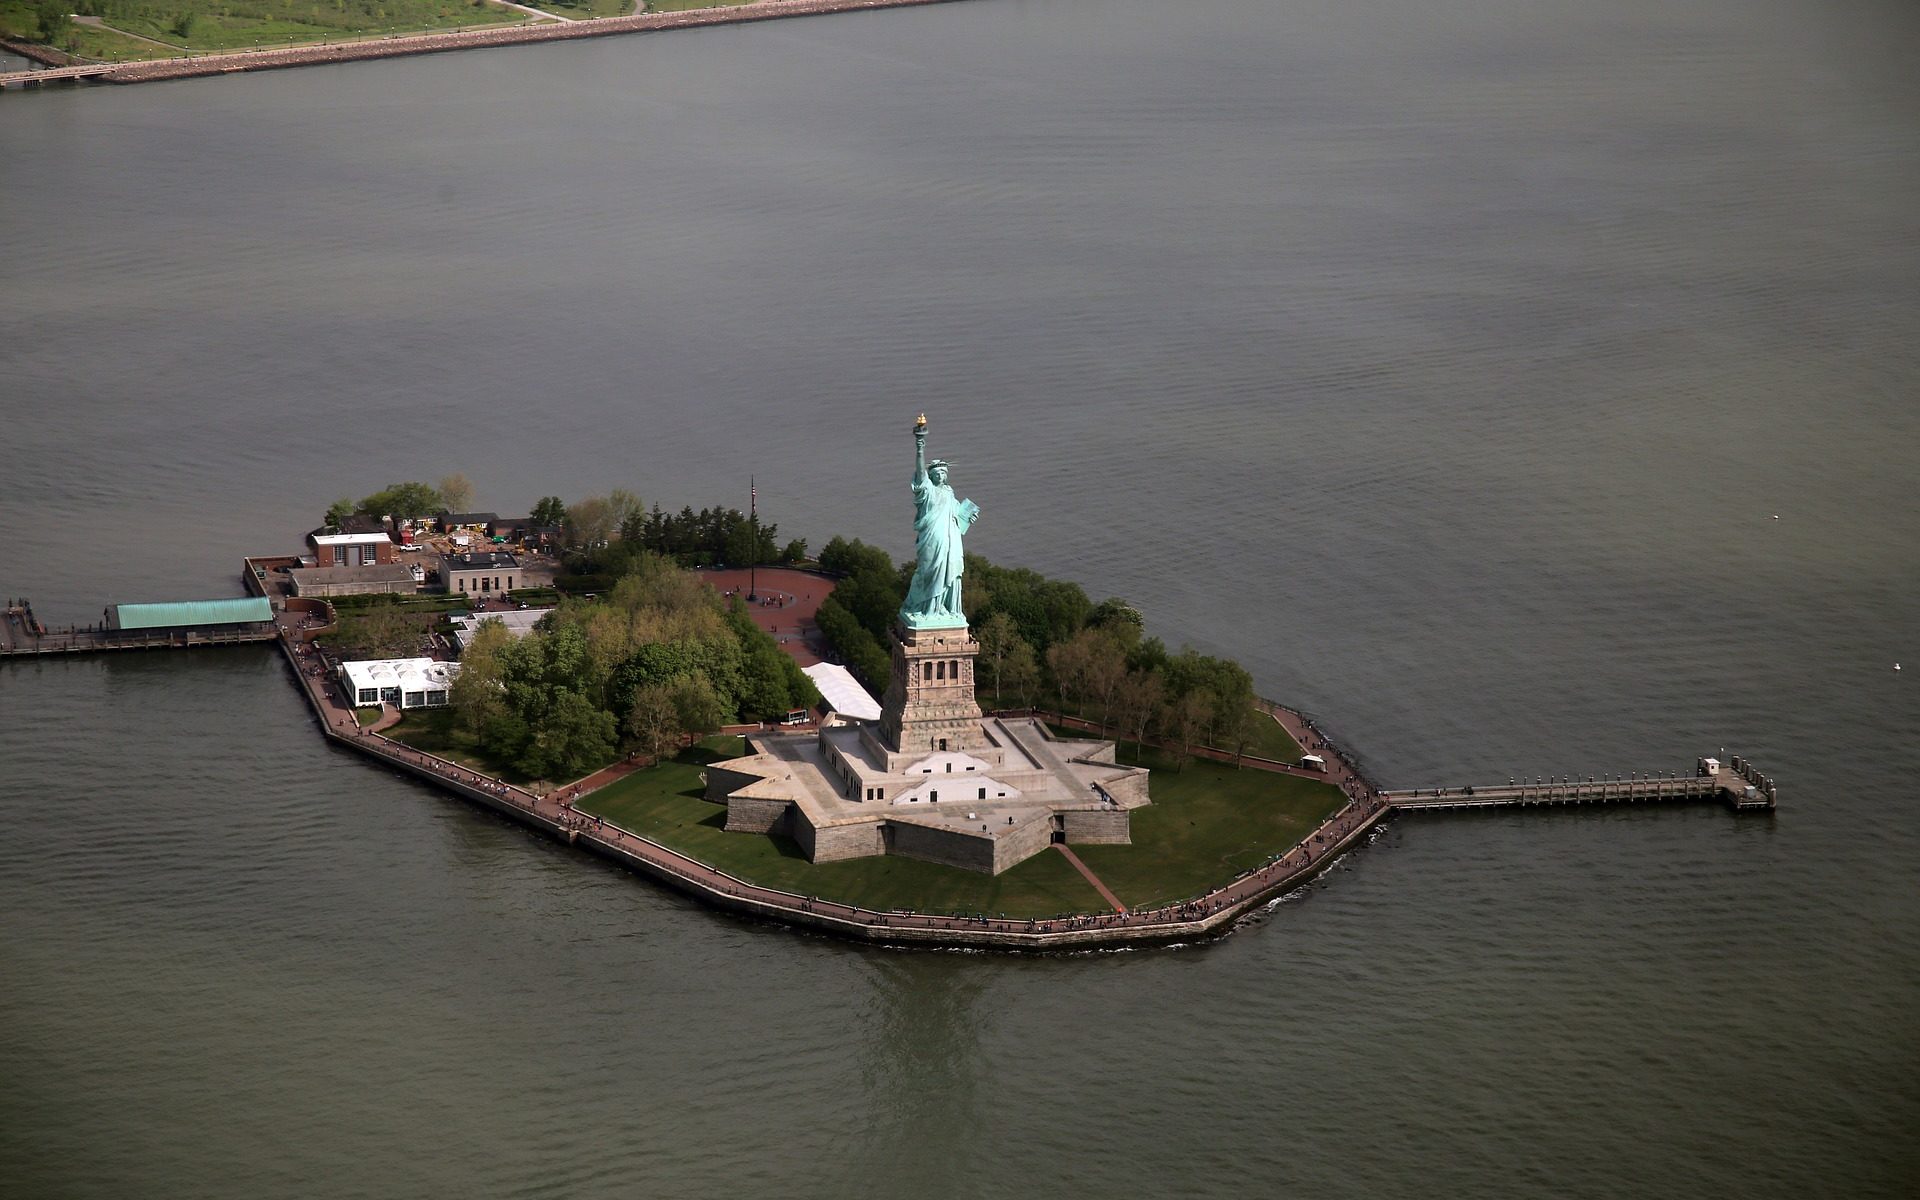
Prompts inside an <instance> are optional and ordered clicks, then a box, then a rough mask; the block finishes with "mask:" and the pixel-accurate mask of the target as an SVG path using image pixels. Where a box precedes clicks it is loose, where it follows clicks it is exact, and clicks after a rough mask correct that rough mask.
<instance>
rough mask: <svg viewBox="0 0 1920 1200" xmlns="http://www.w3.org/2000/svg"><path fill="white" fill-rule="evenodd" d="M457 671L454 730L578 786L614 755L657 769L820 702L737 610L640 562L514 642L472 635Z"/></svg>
mask: <svg viewBox="0 0 1920 1200" xmlns="http://www.w3.org/2000/svg"><path fill="white" fill-rule="evenodd" d="M461 664H462V666H461V672H460V677H459V679H458V680H457V681H456V683H455V684H454V688H453V694H452V696H451V697H450V699H451V701H452V705H453V710H454V714H455V720H456V722H457V724H458V726H459V729H460V730H461V732H463V733H464V734H465V735H466V736H467V737H468V738H470V739H472V741H473V742H474V743H475V744H476V745H477V746H478V747H479V748H480V749H482V750H483V751H484V752H485V753H487V754H488V755H489V756H491V757H492V758H494V759H495V760H496V761H501V762H507V763H511V764H512V765H513V766H514V767H515V769H517V770H519V771H520V772H521V773H523V774H525V775H528V776H530V777H534V778H565V777H568V776H571V775H576V774H579V773H582V772H584V771H586V770H588V769H590V768H592V767H594V766H597V765H599V764H602V763H605V762H607V761H608V760H609V759H611V758H612V757H613V756H614V754H615V752H616V750H617V749H618V748H619V747H620V746H621V745H622V744H623V743H624V744H626V745H628V746H631V747H632V748H633V749H635V750H638V751H640V752H642V753H646V754H649V755H658V754H661V753H663V752H665V751H666V750H668V749H670V748H671V747H672V746H674V745H676V744H678V743H679V742H680V741H681V740H682V739H684V738H687V737H698V736H701V735H703V734H706V733H711V732H712V731H714V730H715V729H718V728H719V727H720V726H722V725H724V724H728V723H730V722H732V721H735V720H748V721H764V720H778V719H779V718H780V717H782V716H784V715H785V714H786V713H787V712H788V711H789V710H791V709H795V708H805V707H810V706H811V705H814V704H817V703H818V702H819V699H820V697H819V693H818V692H817V691H815V690H814V687H813V682H812V681H811V680H809V679H808V678H807V677H806V675H805V674H804V673H802V672H801V670H800V668H799V667H798V666H797V665H796V664H795V663H794V661H793V660H792V659H791V658H789V657H788V656H787V655H786V654H784V653H782V652H781V650H780V648H779V646H778V645H777V644H775V642H774V640H773V639H772V638H771V637H770V636H768V635H767V634H766V633H765V632H764V631H763V630H761V629H760V628H759V627H758V626H756V625H754V624H753V621H752V619H751V618H750V617H749V616H748V615H747V612H746V610H745V608H744V607H742V606H740V605H739V604H738V602H735V603H733V604H731V605H729V604H726V603H725V602H723V601H722V600H721V598H720V597H719V596H718V595H716V594H715V593H714V591H713V589H712V588H710V587H708V586H707V585H706V584H705V583H703V582H702V581H701V580H699V579H698V578H697V577H695V576H694V575H692V574H690V573H689V572H686V571H683V570H681V569H679V568H678V567H677V566H675V565H674V564H673V563H672V562H670V561H669V560H667V559H664V558H662V557H660V556H658V555H650V554H643V555H637V556H634V557H633V558H631V559H629V560H628V562H627V570H626V571H625V573H624V574H623V575H622V576H621V577H620V579H619V580H618V581H617V582H616V583H615V584H614V586H613V588H612V589H611V591H610V592H609V593H608V594H606V595H604V596H602V597H600V598H598V599H596V600H592V601H586V600H574V599H569V600H565V601H563V602H562V603H561V605H560V607H559V608H557V609H556V610H555V611H554V612H553V613H551V614H549V615H548V616H547V617H545V618H544V619H542V621H541V622H540V625H539V627H538V628H536V629H535V630H534V631H533V632H532V633H530V634H528V635H527V636H526V637H523V638H520V639H518V640H516V639H514V638H512V637H510V636H509V635H508V634H507V632H506V631H505V629H504V628H502V627H501V626H499V625H497V624H483V625H482V626H481V627H480V631H479V633H478V635H477V636H476V637H475V638H474V639H473V641H472V643H471V644H470V645H469V646H468V648H467V651H466V653H465V654H464V655H463V656H462V657H461Z"/></svg>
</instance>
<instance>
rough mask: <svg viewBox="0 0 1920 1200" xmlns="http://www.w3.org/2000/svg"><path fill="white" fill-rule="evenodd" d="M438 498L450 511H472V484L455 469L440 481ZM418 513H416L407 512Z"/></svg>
mask: <svg viewBox="0 0 1920 1200" xmlns="http://www.w3.org/2000/svg"><path fill="white" fill-rule="evenodd" d="M439 490H440V499H441V501H442V502H443V503H444V504H446V506H447V509H448V511H450V512H462V513H463V512H472V511H473V484H472V483H470V482H468V480H467V477H466V476H465V475H462V474H461V473H460V472H458V471H455V472H454V473H453V474H451V475H449V476H447V477H446V478H445V479H442V480H441V481H440V489H439ZM409 515H418V514H409Z"/></svg>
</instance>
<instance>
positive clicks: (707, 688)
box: [673, 660, 791, 738]
mask: <svg viewBox="0 0 1920 1200" xmlns="http://www.w3.org/2000/svg"><path fill="white" fill-rule="evenodd" d="M789 661H791V660H789ZM673 709H674V712H675V713H676V714H677V715H678V717H679V720H680V730H681V732H682V733H684V734H685V735H686V736H688V737H690V738H700V737H705V736H706V735H707V734H710V733H713V732H715V731H717V730H718V729H719V728H720V727H721V726H722V725H725V724H726V723H727V714H728V709H727V706H726V705H724V704H722V703H721V701H720V695H719V693H718V692H716V691H714V689H713V684H712V683H710V682H708V680H707V677H706V676H705V675H688V676H686V677H684V678H682V679H679V680H677V681H675V683H674V685H673Z"/></svg>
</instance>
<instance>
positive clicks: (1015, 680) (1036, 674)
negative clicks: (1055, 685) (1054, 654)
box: [1000, 638, 1040, 708]
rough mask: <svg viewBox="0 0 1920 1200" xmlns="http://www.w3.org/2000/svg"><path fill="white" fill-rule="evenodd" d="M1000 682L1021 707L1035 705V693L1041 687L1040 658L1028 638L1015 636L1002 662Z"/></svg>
mask: <svg viewBox="0 0 1920 1200" xmlns="http://www.w3.org/2000/svg"><path fill="white" fill-rule="evenodd" d="M1000 683H1001V686H1002V687H1004V688H1006V690H1007V691H1008V692H1009V693H1011V694H1012V695H1013V697H1014V699H1016V700H1018V701H1019V702H1020V707H1021V708H1032V707H1033V697H1034V693H1035V692H1036V691H1038V690H1039V688H1040V660H1039V658H1038V657H1036V656H1035V655H1034V653H1033V647H1032V646H1030V645H1028V644H1027V642H1026V639H1024V638H1015V639H1014V640H1013V645H1012V646H1011V647H1010V648H1009V649H1008V650H1007V658H1006V661H1005V662H1003V663H1001V664H1000Z"/></svg>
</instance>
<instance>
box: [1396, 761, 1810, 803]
mask: <svg viewBox="0 0 1920 1200" xmlns="http://www.w3.org/2000/svg"><path fill="white" fill-rule="evenodd" d="M1379 795H1380V798H1381V799H1382V800H1384V801H1386V803H1387V804H1388V805H1389V806H1390V807H1392V808H1395V809H1399V810H1402V811H1406V812H1428V811H1436V810H1437V811H1455V810H1458V809H1467V808H1536V807H1558V806H1562V805H1575V804H1652V803H1661V802H1666V803H1676V802H1682V803H1683V802H1695V801H1711V800H1721V801H1724V802H1725V803H1726V804H1727V806H1728V807H1730V808H1732V809H1733V810H1734V811H1735V812H1765V811H1769V810H1771V809H1772V808H1773V807H1774V806H1775V805H1776V804H1777V803H1778V801H1779V791H1778V789H1777V788H1776V787H1775V785H1774V782H1773V779H1772V778H1771V777H1770V776H1767V775H1763V774H1761V773H1760V772H1759V771H1758V770H1756V769H1755V768H1754V766H1753V764H1752V763H1751V762H1749V761H1747V760H1746V759H1744V758H1742V757H1740V756H1739V755H1737V754H1736V755H1734V756H1733V758H1732V760H1731V761H1730V762H1729V763H1727V764H1722V763H1720V762H1719V761H1718V760H1717V759H1712V758H1703V759H1701V760H1699V763H1698V764H1697V765H1696V766H1695V768H1694V773H1693V774H1691V775H1623V776H1617V777H1615V778H1611V779H1609V778H1604V777H1602V778H1598V779H1595V778H1587V779H1565V778H1553V779H1536V780H1534V781H1533V782H1532V783H1528V782H1526V781H1524V780H1518V781H1515V780H1509V781H1508V782H1506V783H1502V784H1492V785H1487V786H1472V787H1436V788H1413V789H1411V790H1405V789H1401V790H1390V791H1383V792H1381V793H1379Z"/></svg>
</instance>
